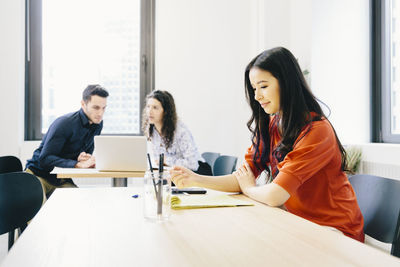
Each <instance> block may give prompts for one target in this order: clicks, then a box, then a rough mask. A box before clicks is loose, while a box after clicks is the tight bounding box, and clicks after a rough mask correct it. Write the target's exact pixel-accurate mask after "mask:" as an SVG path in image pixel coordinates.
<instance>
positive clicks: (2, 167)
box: [0, 156, 22, 245]
mask: <svg viewBox="0 0 400 267" xmlns="http://www.w3.org/2000/svg"><path fill="white" fill-rule="evenodd" d="M20 171H22V163H21V161H20V160H19V158H17V157H14V156H2V157H0V174H2V173H9V172H20ZM11 240H12V241H11ZM10 242H14V231H10V232H9V233H8V244H9V245H10Z"/></svg>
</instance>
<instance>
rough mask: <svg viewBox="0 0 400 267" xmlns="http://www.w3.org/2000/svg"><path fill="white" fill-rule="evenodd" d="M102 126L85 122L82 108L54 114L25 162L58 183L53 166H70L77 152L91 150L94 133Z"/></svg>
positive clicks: (37, 173) (74, 163)
mask: <svg viewBox="0 0 400 267" xmlns="http://www.w3.org/2000/svg"><path fill="white" fill-rule="evenodd" d="M102 128H103V122H101V123H100V124H95V123H92V124H90V123H89V120H88V118H87V117H86V115H85V113H84V112H83V110H82V109H80V110H79V111H76V112H73V113H69V114H66V115H64V116H61V117H59V118H57V119H56V120H55V121H54V122H53V123H52V124H51V125H50V127H49V130H48V131H47V133H46V134H45V136H44V137H43V140H42V143H41V144H40V146H39V148H38V149H36V150H35V152H33V157H32V159H30V160H28V161H27V163H26V168H29V169H30V170H31V171H32V172H33V173H34V174H35V175H37V176H40V177H42V178H44V179H46V180H48V181H49V182H50V183H52V184H58V182H57V178H56V175H55V174H50V172H51V171H52V170H53V169H54V167H62V168H74V167H75V165H76V163H77V159H78V156H79V154H80V153H81V152H86V153H89V154H92V153H93V150H94V136H95V135H99V134H100V133H101V130H102Z"/></svg>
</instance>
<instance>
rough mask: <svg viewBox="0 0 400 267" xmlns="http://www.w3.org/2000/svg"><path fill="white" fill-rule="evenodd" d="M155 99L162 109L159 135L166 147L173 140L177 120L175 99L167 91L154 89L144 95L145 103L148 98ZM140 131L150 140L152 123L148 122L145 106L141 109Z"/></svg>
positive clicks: (152, 128) (152, 129)
mask: <svg viewBox="0 0 400 267" xmlns="http://www.w3.org/2000/svg"><path fill="white" fill-rule="evenodd" d="M151 98H153V99H156V100H158V101H159V102H160V103H161V106H162V108H163V110H164V114H163V118H162V122H163V126H162V130H161V133H160V134H161V137H162V138H163V140H164V142H165V146H166V149H168V148H169V147H170V146H171V145H172V142H173V141H174V134H175V129H176V123H177V121H178V116H177V114H176V108H175V101H174V98H173V97H172V95H171V94H170V93H169V92H167V91H161V90H155V91H152V92H151V93H150V94H148V95H147V96H146V104H147V102H148V100H149V99H151ZM142 131H143V133H144V135H145V136H146V137H147V140H151V137H152V136H153V132H154V124H150V123H149V118H148V116H147V112H146V107H145V108H144V109H143V113H142Z"/></svg>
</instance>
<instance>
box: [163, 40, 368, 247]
mask: <svg viewBox="0 0 400 267" xmlns="http://www.w3.org/2000/svg"><path fill="white" fill-rule="evenodd" d="M244 80H245V92H246V97H247V100H248V102H249V105H250V108H251V110H252V114H251V118H250V120H249V122H248V124H247V126H248V128H249V130H250V132H251V134H252V138H251V144H252V145H251V147H250V148H249V149H248V151H247V153H246V154H245V162H244V164H243V165H242V166H241V167H240V168H239V169H238V170H237V171H236V172H234V173H233V174H231V175H225V176H218V177H207V176H200V175H198V174H194V173H193V172H191V171H190V170H187V169H186V168H183V167H180V166H179V167H174V169H173V170H171V177H172V180H173V181H174V183H175V184H176V185H177V186H178V187H187V186H200V187H207V188H211V189H215V190H221V191H231V192H242V193H243V194H245V195H247V196H248V197H250V198H252V199H254V200H257V201H259V202H262V203H265V204H267V205H269V206H273V207H280V206H282V205H283V206H284V208H285V209H287V211H289V212H291V213H293V214H295V215H297V216H300V217H303V218H305V219H307V220H310V221H312V222H314V223H317V224H320V225H322V226H325V227H327V228H329V229H332V230H334V231H338V232H339V231H340V232H342V233H343V234H345V235H347V236H349V237H351V238H354V239H356V240H359V241H361V242H363V241H364V233H363V224H364V223H363V217H362V214H361V211H360V208H359V206H358V204H357V199H356V195H355V193H354V190H353V188H352V186H351V184H350V183H349V181H348V179H347V176H346V174H345V173H344V170H345V169H346V154H345V151H344V149H343V146H342V145H341V143H340V141H339V139H338V137H337V135H336V132H335V130H334V128H333V126H332V125H331V123H330V122H329V120H328V118H327V117H326V116H325V115H324V113H323V111H322V108H321V106H320V104H319V102H318V100H317V99H316V97H315V96H314V95H313V94H312V92H311V90H310V89H309V87H308V85H307V83H306V81H305V79H304V76H303V74H302V72H301V69H300V67H299V64H298V63H297V60H296V58H295V57H294V56H293V55H292V53H291V52H290V51H289V50H287V49H285V48H283V47H276V48H273V49H270V50H266V51H264V52H262V53H261V54H259V55H258V56H256V57H255V58H254V59H253V60H251V61H250V63H249V64H248V65H247V67H246V69H245V73H244ZM263 171H266V172H267V173H268V174H269V178H270V179H269V181H268V182H267V183H265V184H264V185H260V186H257V185H256V177H258V176H259V174H260V173H261V172H263Z"/></svg>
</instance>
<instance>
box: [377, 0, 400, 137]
mask: <svg viewBox="0 0 400 267" xmlns="http://www.w3.org/2000/svg"><path fill="white" fill-rule="evenodd" d="M399 4H400V3H399V0H373V1H372V6H371V7H372V14H373V22H372V40H373V42H372V51H373V57H372V58H373V60H372V71H373V81H372V85H373V90H372V96H373V100H372V107H373V108H372V111H373V128H374V129H373V141H375V142H388V143H400V80H399V77H400V55H399V53H398V51H397V49H398V48H399V47H400V31H399V30H400V27H399V26H400V25H399V22H400V6H399Z"/></svg>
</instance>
